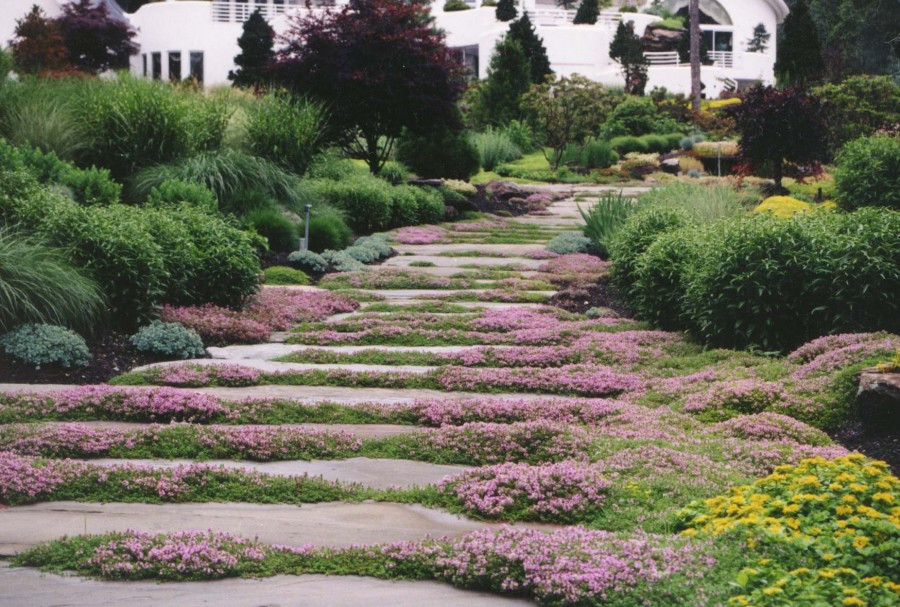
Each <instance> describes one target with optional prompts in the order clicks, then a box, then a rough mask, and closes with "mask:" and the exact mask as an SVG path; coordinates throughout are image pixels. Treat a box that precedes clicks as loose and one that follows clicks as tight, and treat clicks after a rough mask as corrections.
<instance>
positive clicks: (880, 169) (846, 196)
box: [834, 135, 900, 210]
mask: <svg viewBox="0 0 900 607" xmlns="http://www.w3.org/2000/svg"><path fill="white" fill-rule="evenodd" d="M834 182H835V187H836V190H837V202H838V204H839V205H840V206H841V208H843V209H847V210H853V209H858V208H860V207H887V208H890V209H896V210H900V138H897V137H889V136H886V135H885V136H879V137H868V138H860V139H857V140H856V141H852V142H850V143H848V144H847V145H846V146H845V147H844V149H842V150H841V152H840V153H839V154H838V157H837V170H835V172H834Z"/></svg>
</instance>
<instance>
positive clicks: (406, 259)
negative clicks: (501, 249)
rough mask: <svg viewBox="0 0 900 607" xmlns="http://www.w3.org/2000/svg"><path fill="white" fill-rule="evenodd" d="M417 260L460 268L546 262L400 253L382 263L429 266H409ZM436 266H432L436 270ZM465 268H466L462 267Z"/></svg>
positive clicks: (528, 265) (407, 266)
mask: <svg viewBox="0 0 900 607" xmlns="http://www.w3.org/2000/svg"><path fill="white" fill-rule="evenodd" d="M416 261H428V262H431V263H433V264H434V265H435V268H460V266H469V265H475V266H484V267H487V268H493V267H496V266H505V265H509V264H518V265H520V266H523V267H525V268H530V269H533V270H536V269H538V268H539V267H540V265H541V264H543V263H544V260H541V259H528V258H527V257H441V256H439V255H398V256H396V257H391V258H390V259H388V260H387V261H385V262H384V263H383V264H382V265H383V266H388V267H397V268H409V269H410V270H415V269H419V270H426V269H428V268H416V267H415V266H413V267H409V264H411V263H413V262H416ZM435 268H431V269H432V270H434V269H435ZM460 269H465V268H460Z"/></svg>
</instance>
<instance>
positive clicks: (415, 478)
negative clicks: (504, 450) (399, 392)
mask: <svg viewBox="0 0 900 607" xmlns="http://www.w3.org/2000/svg"><path fill="white" fill-rule="evenodd" d="M410 428H412V426H410ZM413 429H414V430H415V428H413ZM85 461H88V462H90V463H92V464H96V465H98V466H118V465H122V464H125V463H130V464H138V465H142V466H150V467H152V468H159V469H168V468H174V467H175V466H185V465H190V464H194V463H202V464H207V465H210V466H223V467H225V468H228V469H229V470H253V471H255V472H262V473H264V474H270V475H272V476H303V475H308V476H320V477H322V478H323V479H325V480H326V481H340V482H343V483H360V484H362V485H365V486H366V487H372V488H373V489H390V488H392V487H400V488H403V489H408V488H410V487H422V486H425V485H434V484H437V483H439V482H441V480H443V479H444V478H445V477H447V476H453V475H455V474H459V473H461V472H464V471H466V470H468V469H469V468H470V467H469V466H450V465H445V464H430V463H428V462H415V461H412V460H406V459H373V458H369V457H353V458H350V459H343V460H312V461H302V460H289V461H279V462H251V461H234V460H228V459H222V460H219V459H216V460H204V461H202V462H198V461H194V460H189V459H116V458H98V459H91V460H85ZM2 516H3V513H2V511H0V517H2Z"/></svg>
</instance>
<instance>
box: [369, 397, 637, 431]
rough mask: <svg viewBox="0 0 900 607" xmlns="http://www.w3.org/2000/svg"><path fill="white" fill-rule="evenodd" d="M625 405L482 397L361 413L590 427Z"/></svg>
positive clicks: (439, 422)
mask: <svg viewBox="0 0 900 607" xmlns="http://www.w3.org/2000/svg"><path fill="white" fill-rule="evenodd" d="M625 406H626V405H625V404H624V403H621V402H619V401H613V400H606V399H550V400H515V399H505V398H485V399H481V398H479V399H467V400H448V399H435V400H423V401H416V402H414V403H413V404H412V405H406V404H398V405H390V404H379V405H376V404H367V405H360V408H362V409H364V410H384V409H386V408H391V409H404V410H409V411H412V412H414V413H415V414H416V415H417V416H418V417H419V423H421V424H423V425H428V426H444V425H451V426H459V425H462V424H465V423H468V422H476V421H480V422H493V423H500V424H502V423H506V424H509V423H513V422H522V421H549V422H557V423H567V424H593V423H596V422H598V421H600V420H602V419H605V418H606V417H608V416H611V415H614V414H616V413H618V412H619V411H621V410H622V408H623V407H625Z"/></svg>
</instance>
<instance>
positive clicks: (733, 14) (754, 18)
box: [0, 0, 788, 97]
mask: <svg viewBox="0 0 900 607" xmlns="http://www.w3.org/2000/svg"><path fill="white" fill-rule="evenodd" d="M65 1H66V0H3V4H4V10H3V14H2V15H0V36H3V37H2V38H0V40H2V41H5V40H8V39H9V38H10V37H11V36H12V30H13V27H14V20H15V19H16V18H18V17H19V16H21V15H22V14H24V13H25V12H26V11H27V10H28V9H29V7H30V6H31V5H32V4H35V3H37V4H39V5H41V6H42V7H44V8H45V10H46V11H47V12H48V14H51V15H55V14H57V13H58V12H59V5H60V4H61V3H63V2H65ZM100 1H104V2H107V4H110V5H111V6H114V5H115V2H114V0H100ZM344 2H346V0H336V3H337V4H338V5H340V4H342V3H344ZM466 2H467V3H468V4H469V5H470V6H471V7H472V8H471V9H470V10H465V11H453V12H445V11H444V10H443V3H442V0H435V2H434V3H433V5H432V12H433V14H434V16H435V20H436V23H437V26H438V27H440V28H441V29H443V30H444V31H445V32H446V34H447V44H448V45H449V46H450V47H452V48H455V49H458V50H459V52H460V54H461V56H462V57H463V58H464V60H465V61H466V62H467V64H468V65H470V66H471V67H472V69H473V71H474V72H476V73H477V74H478V76H479V77H482V78H483V77H485V76H486V75H487V67H488V63H489V60H490V56H491V52H492V51H493V48H494V46H495V45H496V43H497V41H498V40H499V39H500V38H501V37H502V36H503V35H504V34H505V32H506V31H507V28H508V25H509V24H508V23H503V22H500V21H497V19H496V18H495V9H494V7H487V6H481V2H482V0H466ZM688 2H689V0H661V2H660V4H661V5H662V6H663V7H665V8H667V9H669V10H671V11H672V12H679V11H684V10H686V8H687V5H688ZM618 4H619V5H621V4H622V0H620V1H619V2H618ZM628 4H631V5H635V4H636V5H638V6H641V5H644V4H646V5H649V4H650V0H646V2H644V1H643V0H629V1H628ZM518 5H519V7H518V8H519V11H520V12H521V11H523V10H524V11H527V12H528V13H529V15H530V17H531V19H532V21H533V22H534V24H535V27H536V29H537V33H538V35H539V36H541V37H542V38H543V40H544V46H545V47H546V49H547V54H548V55H549V57H550V62H551V65H552V68H553V70H554V71H555V72H557V73H559V74H562V75H569V74H573V73H578V74H581V75H583V76H587V77H588V78H591V79H593V80H596V81H599V82H604V83H608V84H622V82H623V78H622V75H621V71H620V68H619V66H618V65H617V64H616V63H615V62H613V61H612V60H611V59H610V58H609V45H610V42H611V41H612V38H613V35H614V34H615V30H616V27H617V26H618V23H619V22H620V21H622V20H627V21H631V22H633V23H634V24H635V31H636V32H637V33H638V34H639V35H644V34H645V33H646V32H647V28H648V26H650V25H651V24H653V23H654V22H655V21H658V20H659V18H658V17H656V16H654V15H650V14H646V13H641V12H638V13H631V12H619V11H616V10H609V11H603V12H602V13H601V15H600V18H599V19H598V21H597V23H596V24H594V25H573V24H572V19H573V18H574V15H575V11H567V10H564V9H562V8H559V7H557V6H556V4H555V1H554V0H518ZM114 8H118V7H114ZM700 9H701V11H702V14H703V18H702V19H701V21H702V24H701V30H702V33H703V36H704V39H705V41H706V43H707V46H708V48H709V49H710V60H711V64H710V65H704V66H703V69H702V79H703V84H704V86H705V93H706V95H707V96H710V97H713V96H716V95H718V93H719V92H721V91H722V90H726V89H733V88H736V87H739V86H742V85H746V84H750V83H754V82H765V83H771V82H773V81H774V74H773V67H774V64H775V35H774V33H775V30H776V27H777V25H778V24H779V23H781V22H782V21H783V20H784V18H785V17H786V16H787V14H788V7H787V5H786V4H785V3H784V0H700ZM256 10H259V11H260V12H261V13H262V14H263V16H265V17H266V18H267V19H268V20H269V22H270V23H271V24H272V26H273V28H274V29H275V31H276V32H277V33H282V32H284V31H285V30H286V28H287V24H288V18H289V16H290V15H292V14H295V13H297V12H303V11H305V10H307V9H306V8H305V0H162V1H157V2H152V3H150V4H146V5H144V6H143V7H141V8H140V9H138V10H137V11H136V12H135V13H133V14H124V13H123V14H122V15H123V17H124V18H126V19H127V20H128V21H130V22H131V24H132V26H133V27H134V28H135V30H137V38H136V42H137V43H138V45H139V46H140V52H139V54H138V55H136V56H135V57H133V58H132V62H131V68H132V71H133V72H134V73H136V74H139V75H144V76H146V77H148V78H160V79H176V78H187V77H189V76H193V77H195V78H198V79H199V80H202V81H203V82H204V83H205V84H206V85H207V86H216V85H226V84H228V72H229V70H231V69H233V68H234V62H233V59H234V56H235V55H237V54H238V52H239V49H238V46H237V39H238V37H239V36H240V34H241V27H242V24H243V22H244V21H245V20H246V19H247V18H248V17H249V16H250V14H251V13H252V12H254V11H256ZM314 10H315V9H314ZM760 23H762V24H763V25H764V26H765V29H766V31H767V32H769V33H771V34H772V36H771V38H770V40H769V43H768V47H767V48H766V50H765V51H764V52H748V50H747V44H748V42H749V40H750V39H751V38H752V37H753V30H754V28H755V27H756V26H757V25H758V24H760ZM647 56H648V59H649V60H650V63H651V65H650V69H649V83H648V90H650V89H652V88H653V87H656V86H661V87H662V86H664V87H666V88H667V89H668V90H670V91H672V92H685V93H686V92H688V91H689V90H690V69H689V66H688V65H686V64H681V63H679V58H678V53H677V52H675V51H674V50H672V51H664V52H648V53H647Z"/></svg>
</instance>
